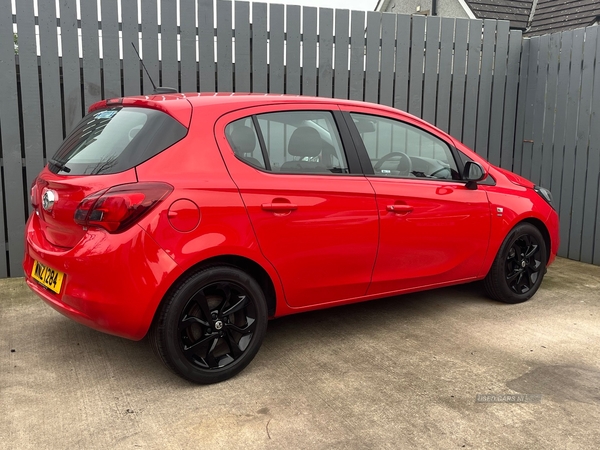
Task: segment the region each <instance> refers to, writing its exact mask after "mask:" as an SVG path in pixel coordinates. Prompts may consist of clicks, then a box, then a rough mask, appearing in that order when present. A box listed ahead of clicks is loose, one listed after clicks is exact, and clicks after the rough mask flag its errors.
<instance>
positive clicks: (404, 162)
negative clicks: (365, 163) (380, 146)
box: [373, 152, 412, 176]
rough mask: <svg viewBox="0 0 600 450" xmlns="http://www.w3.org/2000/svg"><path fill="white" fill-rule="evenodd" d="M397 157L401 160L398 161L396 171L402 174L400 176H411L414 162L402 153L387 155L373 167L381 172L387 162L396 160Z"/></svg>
mask: <svg viewBox="0 0 600 450" xmlns="http://www.w3.org/2000/svg"><path fill="white" fill-rule="evenodd" d="M396 157H400V160H399V161H398V167H397V168H396V170H398V172H400V175H404V176H406V175H410V173H411V172H412V161H411V160H410V157H409V156H408V155H407V154H406V153H402V152H391V153H388V154H387V155H385V156H384V157H383V158H381V159H380V160H379V161H377V162H376V163H375V165H374V166H373V169H374V170H376V171H377V170H379V169H381V166H383V163H385V162H386V161H389V160H391V159H394V158H396Z"/></svg>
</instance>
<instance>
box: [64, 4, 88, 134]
mask: <svg viewBox="0 0 600 450" xmlns="http://www.w3.org/2000/svg"><path fill="white" fill-rule="evenodd" d="M77 34H78V33H77V5H76V2H75V0H61V2H60V35H61V47H62V77H63V92H64V115H65V131H66V132H67V133H69V131H71V130H72V129H73V127H75V125H76V124H77V122H79V120H80V119H81V117H82V106H83V105H82V104H81V79H80V76H79V45H78V37H77Z"/></svg>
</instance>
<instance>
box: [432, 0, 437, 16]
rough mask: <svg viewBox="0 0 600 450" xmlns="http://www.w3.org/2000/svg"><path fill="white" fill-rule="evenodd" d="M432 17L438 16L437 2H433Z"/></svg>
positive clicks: (435, 0) (433, 0)
mask: <svg viewBox="0 0 600 450" xmlns="http://www.w3.org/2000/svg"><path fill="white" fill-rule="evenodd" d="M431 15H432V16H437V0H431Z"/></svg>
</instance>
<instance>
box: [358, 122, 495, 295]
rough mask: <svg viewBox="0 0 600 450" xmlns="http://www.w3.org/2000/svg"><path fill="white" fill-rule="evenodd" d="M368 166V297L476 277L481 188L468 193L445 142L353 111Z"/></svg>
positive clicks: (484, 240)
mask: <svg viewBox="0 0 600 450" xmlns="http://www.w3.org/2000/svg"><path fill="white" fill-rule="evenodd" d="M350 117H351V118H352V123H353V124H354V125H355V126H356V129H357V131H358V133H359V134H360V136H361V139H362V142H363V143H364V149H362V150H363V151H364V150H366V152H367V153H368V156H369V159H370V160H371V164H372V167H373V172H374V173H373V174H372V175H369V176H368V179H369V181H370V182H371V184H372V185H373V188H374V190H375V193H376V197H377V208H378V211H379V215H380V244H379V251H378V255H377V262H376V264H375V269H374V271H373V279H372V284H371V286H370V288H369V291H368V294H381V293H392V292H399V291H402V290H407V289H414V288H422V287H427V286H435V285H437V284H443V283H447V282H458V281H461V280H468V279H472V278H474V277H476V276H477V275H478V274H479V271H480V269H481V265H482V263H483V259H484V257H485V254H486V251H487V246H488V240H489V234H490V226H491V222H490V220H491V219H490V211H489V204H488V199H487V194H486V192H485V191H484V190H480V189H476V190H470V189H467V187H466V186H465V183H464V182H462V181H460V175H459V169H458V165H457V163H456V161H455V159H454V156H453V153H452V150H451V148H450V146H449V145H448V143H446V142H445V140H443V139H442V138H441V137H439V136H436V135H435V134H433V133H432V132H431V131H425V130H423V129H421V128H420V127H419V126H417V124H416V123H415V124H409V123H406V122H402V121H399V120H395V119H394V118H392V117H383V116H378V115H371V114H365V113H351V114H350Z"/></svg>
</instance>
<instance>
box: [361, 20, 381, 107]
mask: <svg viewBox="0 0 600 450" xmlns="http://www.w3.org/2000/svg"><path fill="white" fill-rule="evenodd" d="M380 39H381V13H379V12H375V11H369V12H368V13H367V42H366V56H365V61H366V67H365V101H367V102H373V103H377V100H378V97H379V73H380V70H379V62H380V61H381V56H380V54H379V52H380V50H379V42H380Z"/></svg>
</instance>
